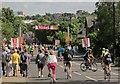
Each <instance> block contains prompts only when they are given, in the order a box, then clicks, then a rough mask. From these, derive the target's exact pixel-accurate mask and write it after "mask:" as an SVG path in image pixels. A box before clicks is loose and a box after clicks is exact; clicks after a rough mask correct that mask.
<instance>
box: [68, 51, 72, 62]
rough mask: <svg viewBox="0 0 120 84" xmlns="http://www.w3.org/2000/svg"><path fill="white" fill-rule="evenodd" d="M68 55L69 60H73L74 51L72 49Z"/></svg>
mask: <svg viewBox="0 0 120 84" xmlns="http://www.w3.org/2000/svg"><path fill="white" fill-rule="evenodd" d="M67 56H68V59H69V61H72V60H73V53H72V51H67Z"/></svg>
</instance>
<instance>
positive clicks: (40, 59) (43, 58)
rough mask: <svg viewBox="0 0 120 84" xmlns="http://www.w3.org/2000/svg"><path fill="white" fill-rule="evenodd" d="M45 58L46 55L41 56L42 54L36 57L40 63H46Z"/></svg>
mask: <svg viewBox="0 0 120 84" xmlns="http://www.w3.org/2000/svg"><path fill="white" fill-rule="evenodd" d="M45 60H46V56H43V57H42V56H40V54H38V55H37V59H36V63H39V64H41V63H42V64H44V63H45Z"/></svg>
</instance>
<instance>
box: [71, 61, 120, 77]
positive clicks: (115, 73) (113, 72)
mask: <svg viewBox="0 0 120 84" xmlns="http://www.w3.org/2000/svg"><path fill="white" fill-rule="evenodd" d="M72 63H74V64H76V65H80V64H79V63H77V62H72ZM98 70H99V71H102V72H104V71H103V70H101V69H98ZM111 73H112V74H113V75H118V74H117V73H114V72H111Z"/></svg>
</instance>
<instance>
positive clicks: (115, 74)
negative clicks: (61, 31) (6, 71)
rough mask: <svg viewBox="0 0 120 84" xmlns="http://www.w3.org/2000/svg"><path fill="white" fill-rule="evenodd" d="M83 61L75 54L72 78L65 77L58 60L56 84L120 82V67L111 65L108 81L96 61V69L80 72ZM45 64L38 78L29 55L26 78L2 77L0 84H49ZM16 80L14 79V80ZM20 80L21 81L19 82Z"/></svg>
mask: <svg viewBox="0 0 120 84" xmlns="http://www.w3.org/2000/svg"><path fill="white" fill-rule="evenodd" d="M82 61H83V58H81V56H75V58H74V61H72V78H71V79H66V73H65V72H64V67H63V63H62V62H61V61H58V64H57V84H64V83H65V84H120V68H118V67H112V77H111V80H110V82H108V81H107V80H104V73H103V70H102V67H101V65H100V63H97V65H98V70H97V71H96V72H92V71H91V70H87V71H86V72H82V71H81V70H80V63H81V62H82ZM47 75H48V69H47V66H45V68H44V77H43V78H38V72H37V65H36V64H35V56H34V57H31V63H30V65H29V75H28V78H23V77H17V78H16V77H8V78H5V77H3V83H2V84H26V83H27V84H49V83H50V78H48V77H47ZM15 80H16V81H15ZM21 82H22V83H21Z"/></svg>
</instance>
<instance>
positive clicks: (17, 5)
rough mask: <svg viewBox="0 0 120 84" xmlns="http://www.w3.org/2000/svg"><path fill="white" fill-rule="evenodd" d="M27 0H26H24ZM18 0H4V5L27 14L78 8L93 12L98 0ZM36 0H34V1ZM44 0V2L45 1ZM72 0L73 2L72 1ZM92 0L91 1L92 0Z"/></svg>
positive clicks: (61, 11) (59, 11)
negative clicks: (61, 0)
mask: <svg viewBox="0 0 120 84" xmlns="http://www.w3.org/2000/svg"><path fill="white" fill-rule="evenodd" d="M24 1H25V0H24ZM24 1H23V0H18V1H17V2H14V0H11V1H9V0H6V1H2V7H10V8H11V9H13V10H14V11H16V12H17V11H23V12H25V14H27V15H35V14H40V15H44V14H45V13H65V12H66V13H67V12H69V13H76V11H77V10H85V11H88V12H93V11H94V10H95V9H96V7H95V2H96V1H98V0H93V1H91V0H89V2H87V1H86V0H84V2H83V0H81V1H79V0H77V1H76V0H69V2H68V0H64V2H60V0H59V1H58V0H56V1H55V0H39V1H38V0H32V1H31V0H29V1H28V0H26V2H24ZM33 1H34V2H33ZM43 1H44V2H43ZM57 1H58V2H57ZM70 1H71V2H70ZM90 1H91V2H90Z"/></svg>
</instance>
